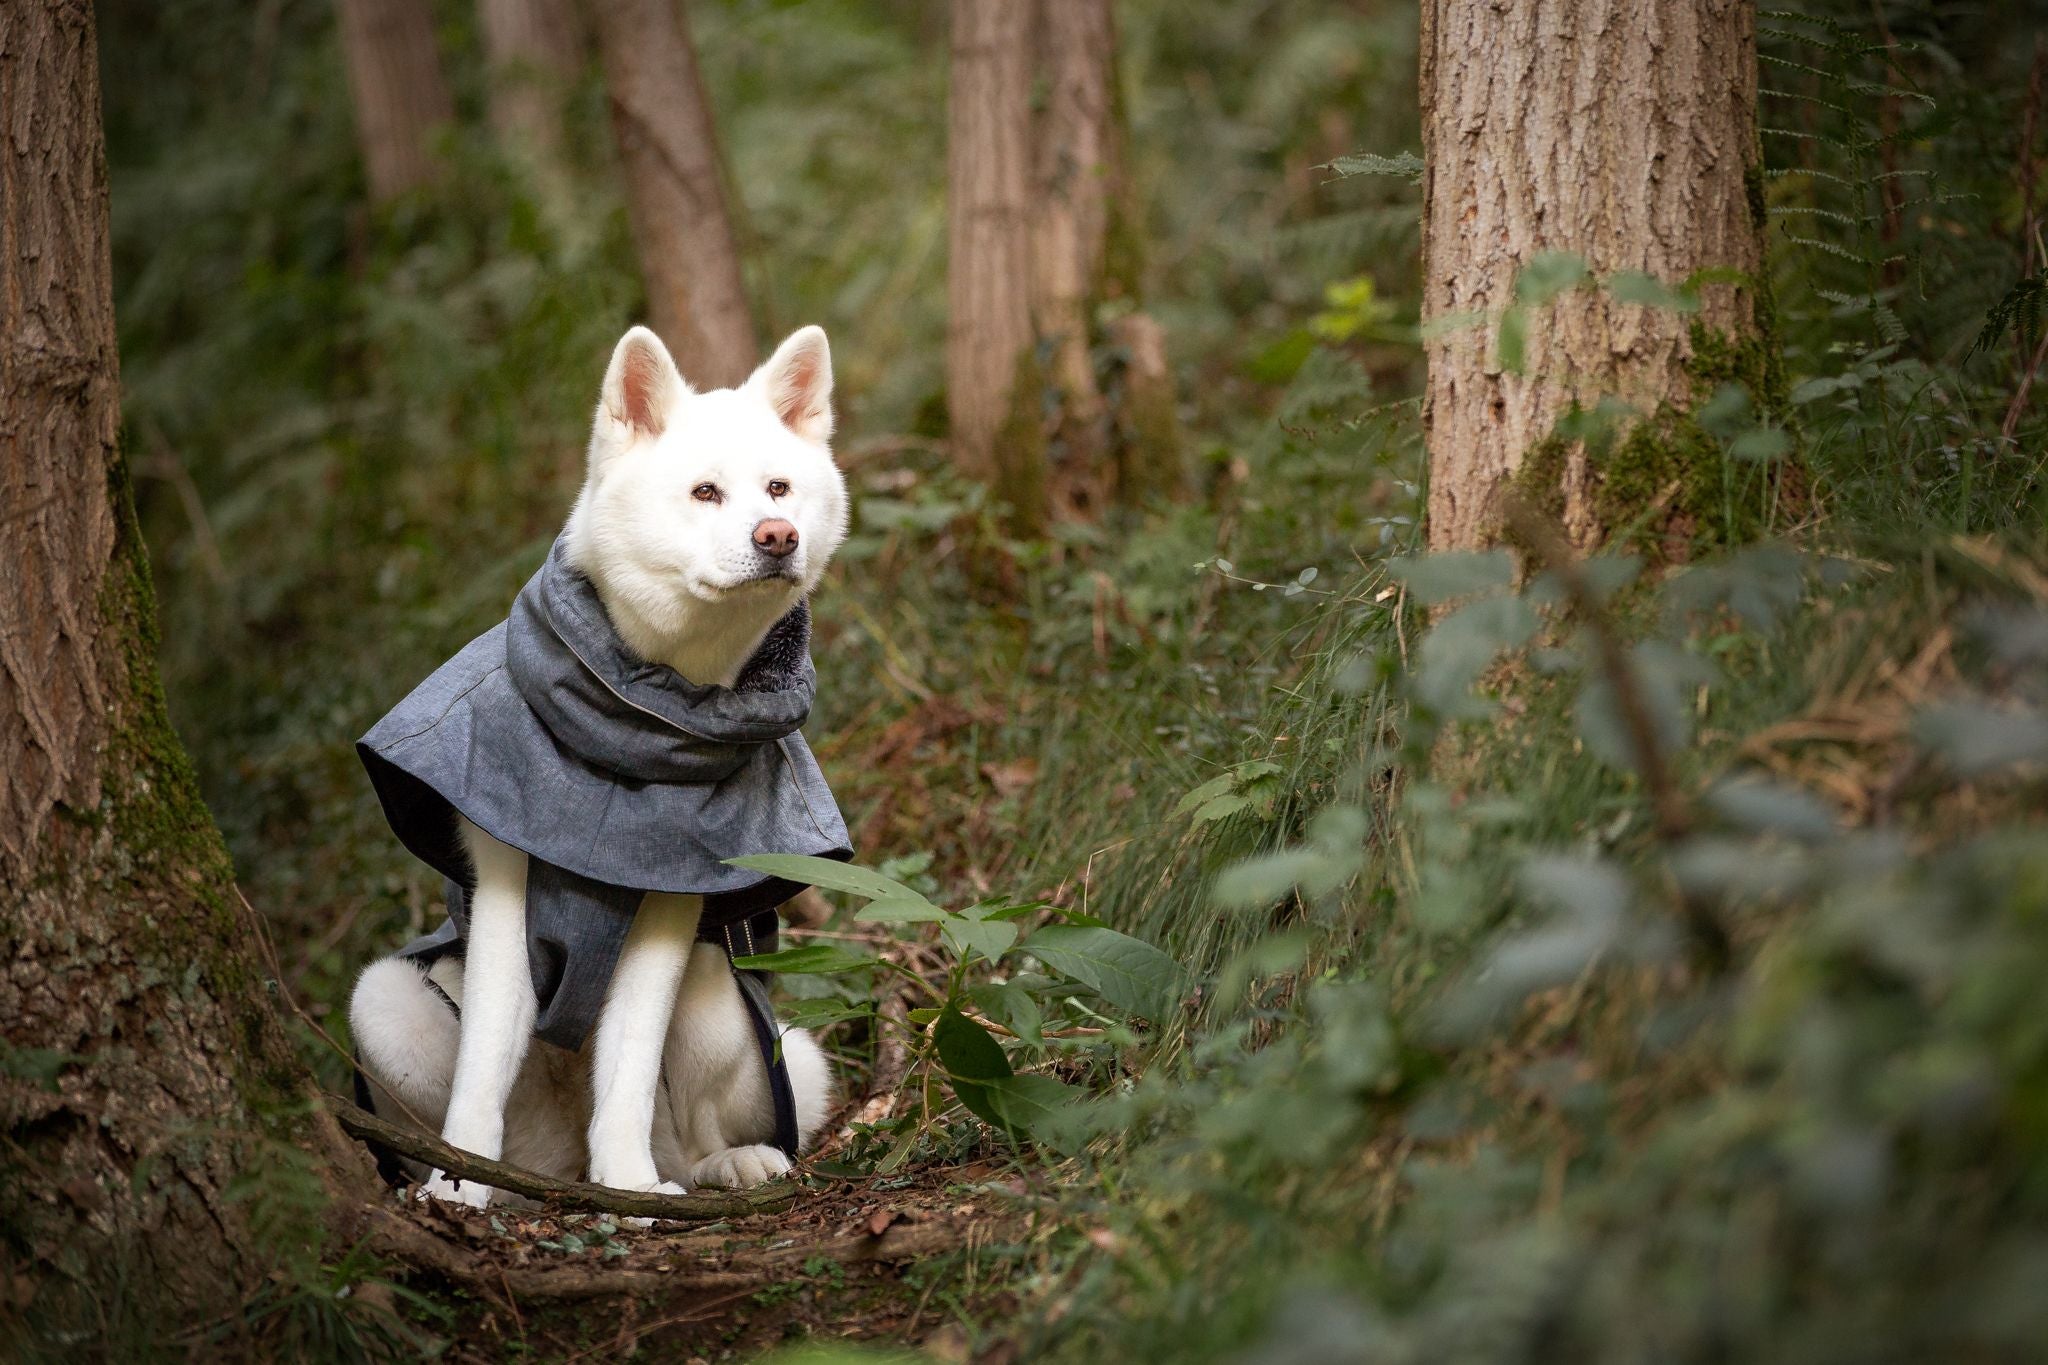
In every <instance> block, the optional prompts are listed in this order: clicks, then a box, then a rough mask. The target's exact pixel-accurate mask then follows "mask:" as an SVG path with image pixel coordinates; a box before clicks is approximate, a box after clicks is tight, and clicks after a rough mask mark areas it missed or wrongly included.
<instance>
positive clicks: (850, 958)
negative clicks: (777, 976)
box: [732, 943, 875, 973]
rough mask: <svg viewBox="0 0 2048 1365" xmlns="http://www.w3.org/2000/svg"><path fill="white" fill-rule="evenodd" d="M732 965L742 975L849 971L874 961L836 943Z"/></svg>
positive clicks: (758, 956) (807, 946)
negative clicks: (742, 973) (752, 973)
mask: <svg viewBox="0 0 2048 1365" xmlns="http://www.w3.org/2000/svg"><path fill="white" fill-rule="evenodd" d="M732 965H733V966H735V967H737V968H739V969H740V970H741V971H743V972H797V973H815V972H851V971H857V970H859V969H860V968H862V967H872V966H874V965H875V959H874V958H871V957H869V956H867V955H866V954H865V953H854V952H848V951H847V950H846V949H844V948H841V947H838V946H837V945H835V944H830V943H806V944H804V945H802V946H801V947H797V948H784V949H783V950H782V951H781V952H779V953H758V954H755V955H754V956H751V957H736V958H734V959H733V960H732Z"/></svg>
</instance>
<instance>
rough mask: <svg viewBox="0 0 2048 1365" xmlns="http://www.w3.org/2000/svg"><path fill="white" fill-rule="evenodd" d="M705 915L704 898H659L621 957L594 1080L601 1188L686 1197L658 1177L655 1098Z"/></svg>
mask: <svg viewBox="0 0 2048 1365" xmlns="http://www.w3.org/2000/svg"><path fill="white" fill-rule="evenodd" d="M703 910H704V901H703V899H702V897H699V896H677V895H669V894H666V893H662V892H652V893H650V894H649V895H648V896H647V898H646V899H645V900H643V901H642V902H641V903H640V913H639V914H638V915H636V916H634V918H633V927H632V928H631V929H630V930H628V931H627V934H626V943H625V946H624V948H622V949H621V950H620V952H619V965H618V966H617V967H616V968H614V969H613V971H612V980H611V985H610V987H609V989H608V990H607V991H606V992H605V1000H604V1011H603V1013H601V1014H599V1015H598V1019H597V1047H596V1057H595V1058H594V1059H593V1065H592V1075H591V1110H590V1178H591V1180H592V1181H593V1182H595V1183H597V1184H599V1185H609V1186H611V1187H612V1188H613V1189H618V1190H656V1191H659V1192H661V1193H664V1194H681V1193H682V1192H683V1189H682V1186H680V1185H676V1184H672V1183H667V1182H664V1181H663V1180H662V1179H661V1176H660V1175H659V1173H657V1172H656V1170H655V1169H654V1151H653V1134H654V1092H655V1089H656V1087H657V1085H658V1084H659V1083H660V1080H661V1057H662V1046H663V1044H664V1043H665V1042H666V1041H667V1039H668V1025H669V1018H670V1016H671V1015H673V1014H674V1013H675V1005H676V987H677V985H678V984H679V983H680V982H681V981H682V977H683V964H684V963H685V962H687V961H688V960H689V956H690V946H691V944H692V943H693V942H695V940H696V937H697V920H698V918H699V916H700V915H701V914H702V913H703Z"/></svg>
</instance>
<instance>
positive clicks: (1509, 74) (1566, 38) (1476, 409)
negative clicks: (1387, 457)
mask: <svg viewBox="0 0 2048 1365" xmlns="http://www.w3.org/2000/svg"><path fill="white" fill-rule="evenodd" d="M1421 51H1422V104H1423V146H1424V151H1425V159H1426V162H1427V167H1428V169H1427V172H1426V174H1425V177H1424V182H1423V185H1424V188H1423V202H1424V210H1423V216H1424V226H1423V256H1424V284H1423V290H1424V293H1423V319H1424V322H1425V324H1426V325H1427V324H1430V323H1437V324H1439V325H1440V327H1439V330H1436V331H1434V332H1433V333H1432V332H1430V331H1428V330H1425V336H1426V337H1427V338H1428V339H1427V340H1426V342H1425V347H1426V354H1427V358H1428V364H1429V378H1428V385H1427V391H1426V397H1425V405H1424V408H1423V421H1424V429H1425V432H1426V434H1427V438H1428V445H1429V459H1430V484H1429V543H1430V546H1431V548H1432V549H1450V548H1462V547H1470V546H1476V545H1482V544H1485V543H1488V542H1489V541H1491V540H1493V539H1495V538H1497V533H1498V531H1499V523H1500V517H1501V510H1502V497H1503V494H1504V493H1505V491H1506V490H1507V489H1508V488H1509V486H1510V484H1511V483H1512V484H1514V485H1515V486H1517V487H1518V488H1521V489H1523V490H1524V491H1525V492H1527V493H1528V494H1529V495H1530V496H1531V497H1532V498H1533V499H1534V500H1536V501H1537V502H1538V503H1539V504H1541V505H1546V506H1548V507H1549V509H1550V510H1552V511H1553V512H1555V513H1557V514H1558V515H1559V516H1560V517H1561V519H1562V521H1563V523H1564V525H1565V527H1566V529H1567V531H1568V532H1569V533H1570V535H1571V536H1572V538H1573V539H1574V540H1575V541H1577V542H1579V543H1580V544H1582V545H1583V544H1588V543H1591V542H1593V541H1597V540H1599V539H1600V538H1602V537H1603V536H1604V535H1605V534H1607V533H1608V532H1610V531H1612V530H1614V529H1615V528H1616V527H1617V526H1619V525H1622V524H1637V525H1646V526H1647V527H1648V533H1649V534H1650V535H1651V536H1653V537H1657V538H1660V539H1661V540H1662V542H1663V543H1664V545H1665V547H1666V549H1667V550H1673V549H1675V550H1676V551H1677V552H1678V553H1679V554H1680V555H1681V557H1682V554H1683V547H1684V545H1686V544H1687V543H1690V542H1691V541H1692V540H1693V539H1695V538H1696V537H1697V536H1699V535H1701V534H1703V533H1709V534H1711V533H1719V534H1732V533H1733V532H1734V529H1735V528H1733V527H1731V526H1727V525H1723V524H1721V523H1722V521H1723V520H1724V518H1723V512H1722V509H1721V502H1722V492H1723V485H1722V479H1723V477H1724V473H1725V471H1724V468H1723V465H1724V456H1723V454H1722V451H1721V449H1720V447H1719V445H1718V443H1717V442H1715V441H1713V440H1711V439H1708V438H1707V437H1706V436H1705V434H1704V433H1702V432H1701V431H1700V429H1699V427H1698V425H1697V423H1696V422H1692V421H1691V420H1690V418H1689V417H1688V416H1687V415H1686V414H1687V412H1688V410H1689V409H1690V408H1691V406H1692V405H1693V404H1694V402H1695V401H1697V400H1698V399H1699V398H1701V397H1704V396H1706V395H1707V394H1711V393H1712V392H1713V391H1714V390H1715V389H1716V388H1718V387H1719V386H1720V385H1721V384H1723V383H1727V382H1741V383H1744V384H1746V385H1747V386H1748V388H1749V389H1750V391H1751V394H1752V397H1753V398H1754V400H1755V401H1756V402H1757V403H1758V404H1759V405H1760V406H1761V407H1762V408H1763V409H1765V410H1766V411H1770V410H1772V409H1774V408H1775V407H1777V406H1780V405H1781V404H1782V382H1783V381H1782V372H1781V369H1780V367H1779V365H1778V361H1777V352H1776V348H1775V339H1774V338H1773V337H1772V336H1771V333H1770V316H1769V300H1768V294H1767V293H1765V292H1762V291H1763V290H1764V287H1765V286H1764V284H1763V281H1762V280H1761V279H1760V274H1761V269H1762V235H1763V207H1762V190H1761V179H1760V172H1759V169H1758V160H1759V159H1758V151H1757V126H1756V95H1757V58H1756V14H1755V9H1754V6H1753V5H1751V4H1749V3H1746V2H1745V0H1643V3H1635V4H1621V3H1615V2H1614V0H1531V3H1527V4H1512V5H1502V4H1498V3H1494V0H1424V4H1423V7H1422V42H1421ZM1546 252H1563V253H1570V254H1572V255H1574V256H1577V257H1579V258H1581V259H1582V260H1583V261H1584V262H1585V264H1586V266H1587V267H1588V269H1589V270H1590V272H1591V274H1592V278H1593V280H1594V281H1604V280H1606V279H1607V278H1608V277H1610V276H1612V275H1613V274H1614V273H1615V272H1621V271H1639V272H1644V273H1646V274H1648V275H1651V276H1654V277H1655V278H1656V279H1657V280H1658V281H1661V282H1663V283H1664V284H1666V285H1670V286H1677V285H1679V284H1681V283H1682V282H1684V281H1686V280H1687V279H1688V277H1691V276H1693V275H1694V273H1695V272H1698V271H1701V270H1716V271H1721V272H1725V273H1723V274H1722V275H1721V276H1720V280H1719V282H1716V283H1709V284H1706V285H1705V286H1704V287H1703V288H1702V289H1701V290H1700V300H1699V301H1700V308H1699V311H1698V312H1696V313H1693V314H1690V315H1687V314H1684V313H1680V312H1677V311H1673V310H1671V309H1669V308H1659V307H1651V306H1644V305H1642V304H1639V303H1631V302H1624V301H1622V300H1621V299H1619V298H1617V297H1616V296H1615V294H1614V292H1613V291H1612V290H1611V289H1609V288H1607V287H1605V286H1604V285H1597V284H1596V285H1589V286H1588V287H1582V288H1578V289H1573V290H1570V291H1567V292H1565V293H1562V294H1560V295H1558V296H1557V297H1556V298H1555V300H1554V301H1553V302H1550V303H1548V304H1547V305H1539V306H1535V307H1532V308H1529V309H1526V310H1522V311H1523V313H1524V314H1525V316H1523V317H1522V318H1520V319H1518V320H1519V321H1524V322H1526V345H1525V347H1524V356H1523V361H1522V365H1521V367H1520V372H1519V373H1516V372H1513V370H1512V369H1511V368H1510V367H1509V366H1506V365H1504V364H1503V363H1502V358H1501V356H1500V355H1499V353H1498V349H1497V347H1496V327H1497V326H1498V324H1499V323H1500V321H1501V318H1502V315H1503V313H1504V311H1505V310H1507V309H1508V308H1509V305H1510V304H1511V303H1512V302H1513V301H1514V291H1515V288H1516V280H1517V276H1518V273H1519V272H1521V271H1522V269H1523V267H1525V266H1527V265H1528V264H1529V263H1530V262H1531V261H1532V260H1533V259H1535V258H1536V257H1538V256H1539V255H1540V254H1542V253H1546ZM1474 319H1484V320H1485V321H1484V322H1483V323H1476V322H1475V321H1473V320H1474ZM1461 320H1462V321H1461ZM1510 349H1512V348H1510ZM1509 358H1510V359H1512V355H1510V357H1509ZM1610 396H1611V397H1615V398H1619V399H1621V400H1623V401H1625V402H1626V403H1628V404H1630V405H1631V406H1632V407H1633V408H1634V410H1635V411H1636V413H1638V414H1640V416H1639V417H1638V418H1635V419H1632V425H1631V427H1630V428H1629V429H1628V430H1627V431H1626V432H1625V433H1624V434H1623V435H1621V436H1620V438H1619V439H1618V440H1616V441H1614V442H1612V443H1611V444H1610V443H1596V445H1595V448H1594V451H1593V453H1591V454H1589V451H1588V447H1587V445H1586V444H1584V443H1582V442H1579V441H1576V440H1573V439H1568V438H1567V437H1565V436H1559V435H1557V434H1555V433H1554V431H1553V428H1554V427H1555V425H1556V423H1557V422H1558V419H1559V418H1560V417H1562V416H1564V415H1566V414H1567V413H1568V412H1570V411H1572V410H1573V409H1574V408H1575V407H1577V408H1582V409H1591V408H1592V407H1593V406H1594V404H1595V403H1596V402H1597V401H1598V400H1600V399H1601V398H1603V397H1610ZM1710 494H1711V496H1710Z"/></svg>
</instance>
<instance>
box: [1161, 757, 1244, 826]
mask: <svg viewBox="0 0 2048 1365" xmlns="http://www.w3.org/2000/svg"><path fill="white" fill-rule="evenodd" d="M1236 787H1237V771H1236V769H1232V770H1230V771H1229V772H1225V773H1222V774H1219V775H1218V776H1216V777H1212V778H1210V779H1209V780H1208V781H1207V782H1204V783H1203V784H1202V785H1201V786H1199V787H1197V788H1195V789H1194V790H1193V791H1191V792H1189V793H1188V794H1187V795H1186V796H1183V797H1182V798H1181V799H1180V804H1178V805H1176V806H1175V807H1174V808H1173V814H1174V818H1176V819H1178V818H1179V817H1181V816H1183V815H1186V814H1188V813H1189V812H1191V811H1196V810H1200V809H1201V808H1202V807H1203V806H1206V805H1208V804H1209V803H1210V802H1211V801H1214V800H1216V799H1217V798H1218V797H1228V796H1229V795H1230V794H1231V792H1232V791H1233V790H1235V789H1236Z"/></svg>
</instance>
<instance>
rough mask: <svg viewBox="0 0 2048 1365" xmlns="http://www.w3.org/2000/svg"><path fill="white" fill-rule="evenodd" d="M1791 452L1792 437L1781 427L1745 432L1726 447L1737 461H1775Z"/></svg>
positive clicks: (1760, 428)
mask: <svg viewBox="0 0 2048 1365" xmlns="http://www.w3.org/2000/svg"><path fill="white" fill-rule="evenodd" d="M1791 452H1792V437H1791V435H1790V434H1789V433H1787V432H1786V430H1785V429H1784V428H1783V427H1758V428H1756V429H1755V430H1754V431H1745V432H1743V433H1742V435H1740V436H1738V437H1736V438H1735V440H1734V442H1733V443H1732V444H1730V445H1729V447H1728V454H1729V455H1730V456H1731V457H1732V458H1734V459H1737V460H1777V459H1783V458H1784V457H1785V456H1786V455H1789V454H1791Z"/></svg>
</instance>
